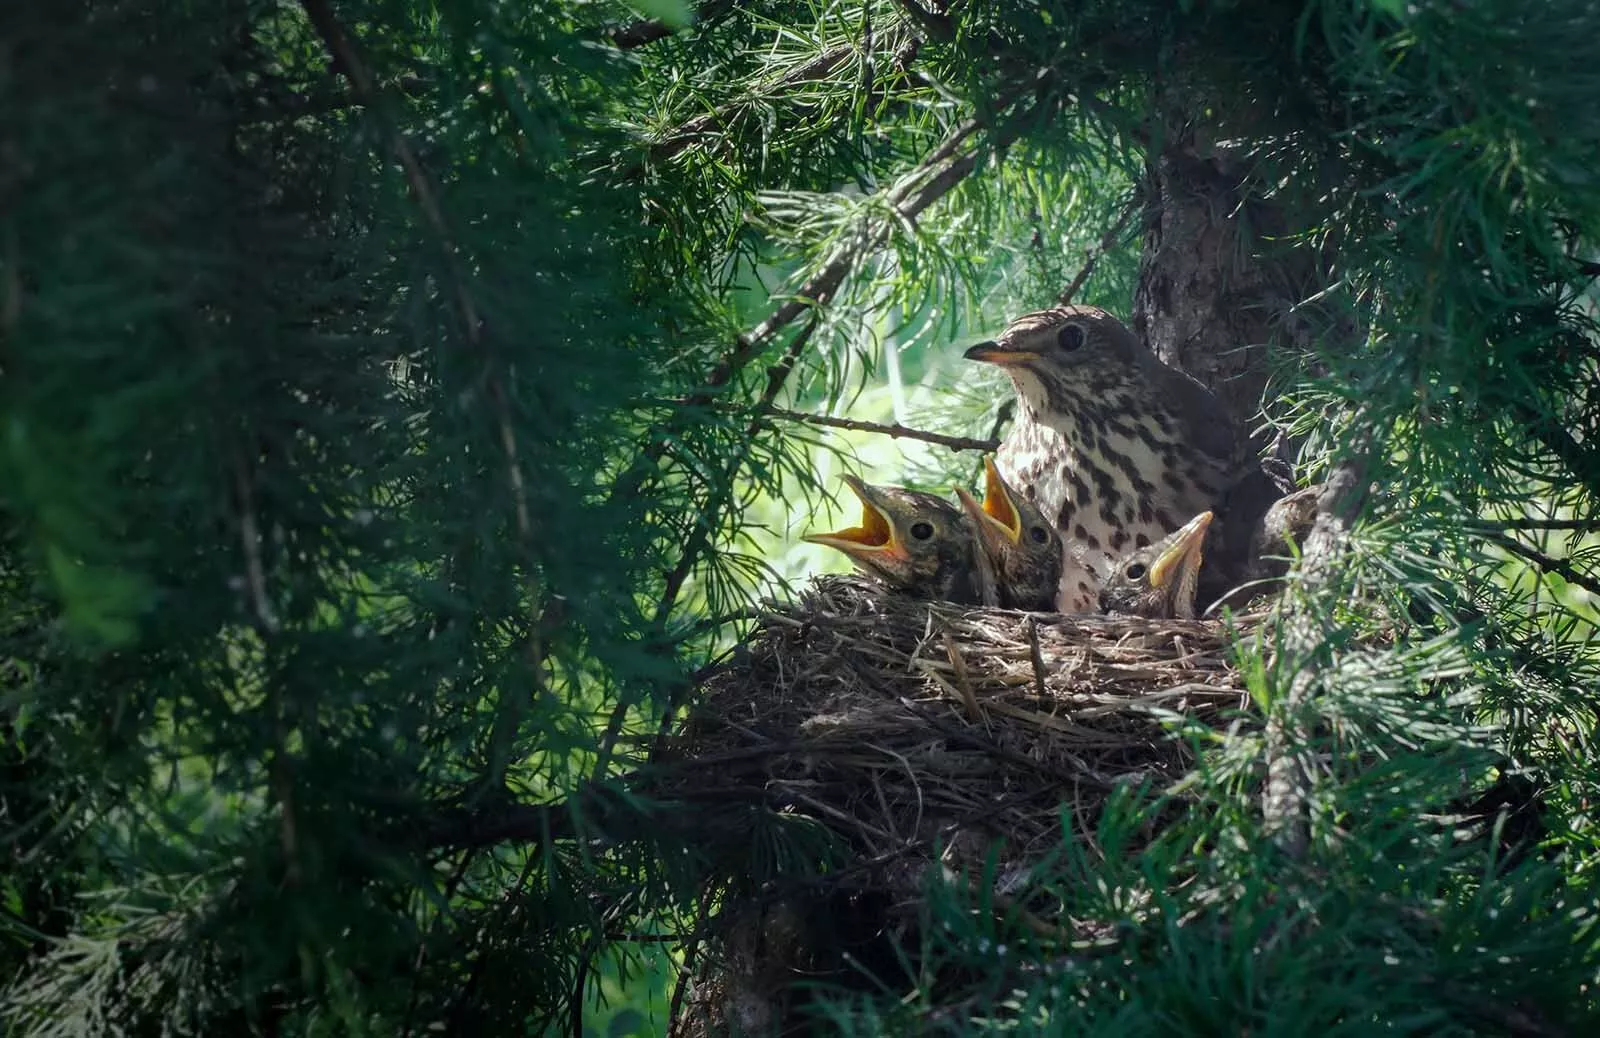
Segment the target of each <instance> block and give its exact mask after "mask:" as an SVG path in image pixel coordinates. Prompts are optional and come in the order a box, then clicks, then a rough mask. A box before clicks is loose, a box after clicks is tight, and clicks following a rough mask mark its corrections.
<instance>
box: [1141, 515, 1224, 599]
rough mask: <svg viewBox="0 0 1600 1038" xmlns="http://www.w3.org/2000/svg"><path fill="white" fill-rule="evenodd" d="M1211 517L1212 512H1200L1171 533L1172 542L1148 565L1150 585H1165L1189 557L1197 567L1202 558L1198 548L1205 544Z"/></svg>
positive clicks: (1156, 586)
mask: <svg viewBox="0 0 1600 1038" xmlns="http://www.w3.org/2000/svg"><path fill="white" fill-rule="evenodd" d="M1212 518H1213V516H1212V513H1210V512H1201V513H1200V514H1199V515H1197V516H1195V517H1194V518H1193V519H1190V520H1189V521H1188V522H1187V523H1184V524H1183V526H1182V527H1181V528H1179V530H1178V532H1177V533H1176V534H1174V535H1173V540H1172V544H1171V545H1169V546H1168V548H1167V550H1166V551H1164V552H1162V553H1161V556H1160V558H1158V559H1156V561H1155V563H1154V565H1152V566H1151V567H1150V586H1151V587H1153V588H1164V587H1166V586H1167V584H1168V582H1170V581H1171V580H1172V576H1173V574H1174V573H1179V572H1182V570H1183V563H1185V562H1188V561H1189V560H1190V559H1191V558H1192V560H1193V563H1194V565H1195V567H1196V568H1198V567H1199V565H1200V562H1201V558H1202V556H1201V554H1200V548H1201V546H1202V545H1203V544H1205V540H1206V530H1207V528H1209V527H1210V526H1211V520H1212Z"/></svg>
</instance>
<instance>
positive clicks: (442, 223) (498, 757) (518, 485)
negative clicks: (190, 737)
mask: <svg viewBox="0 0 1600 1038" xmlns="http://www.w3.org/2000/svg"><path fill="white" fill-rule="evenodd" d="M301 7H302V8H304V10H305V12H306V16H307V17H308V18H309V19H310V21H311V24H312V26H313V28H315V29H316V31H317V35H319V36H321V37H322V41H323V43H324V44H325V45H326V46H327V48H328V53H329V54H330V55H331V56H332V58H333V67H334V69H335V70H336V71H339V72H341V73H343V74H344V76H345V78H346V79H348V80H349V81H350V86H351V90H352V92H353V93H354V95H355V97H356V100H358V101H360V102H361V103H362V104H363V105H365V106H366V107H367V108H368V109H369V110H371V111H373V112H375V113H379V114H380V122H381V123H382V124H383V129H384V131H385V134H386V135H387V136H388V138H389V146H390V148H391V149H392V150H393V151H394V154H395V157H396V158H397V159H399V161H400V166H401V168H402V169H403V170H404V171H405V176H406V183H407V184H408V185H409V186H410V188H411V194H412V197H413V198H414V199H415V200H416V202H417V208H418V209H420V210H421V211H422V216H423V219H424V221H425V222H426V223H427V225H428V227H429V228H430V229H431V230H432V231H433V233H434V234H435V235H437V236H438V238H439V242H440V245H441V248H442V252H443V255H444V260H445V266H446V268H447V271H448V273H449V280H450V283H451V287H452V289H453V291H454V297H455V304H456V309H457V310H458V311H459V313H460V318H461V325H462V334H463V335H464V336H465V337H466V340H467V344H468V345H469V346H470V347H472V348H473V349H474V350H479V351H484V352H487V351H486V350H485V342H484V323H483V320H482V318H481V316H480V315H479V312H478V307H477V304H476V303H475V302H474V300H473V298H472V294H471V292H470V291H468V278H467V274H466V271H465V269H464V267H463V264H462V262H461V257H460V250H459V248H458V246H457V243H456V241H455V238H454V236H453V235H452V234H451V232H450V226H449V224H448V223H447V222H446V220H445V217H444V209H443V207H442V206H441V205H440V204H439V195H438V192H437V191H436V190H435V189H434V186H433V183H432V181H431V180H430V179H429V177H428V174H427V171H426V170H424V169H423V167H422V162H421V160H419V159H418V158H417V153H416V150H415V149H414V148H412V146H411V142H410V141H409V140H407V139H406V136H405V134H404V133H402V132H401V130H400V128H399V127H398V126H397V125H394V124H393V123H391V122H390V121H389V120H387V119H382V118H381V113H380V111H379V108H378V105H377V102H378V100H379V96H378V88H377V80H376V79H375V78H374V76H373V75H372V73H371V71H370V70H368V68H367V66H366V63H365V62H364V61H363V60H362V58H361V54H360V52H359V50H358V49H357V47H356V45H355V42H354V41H353V40H352V39H351V37H350V34H349V33H347V32H346V31H345V28H344V26H343V25H341V24H340V22H339V19H338V17H337V16H336V15H335V14H334V13H333V9H332V7H331V6H329V2H328V0H301ZM483 378H484V395H485V397H487V399H488V402H489V407H490V413H491V415H492V416H493V419H494V422H495V425H496V427H497V431H498V433H499V439H500V448H501V450H502V451H504V453H505V465H506V480H507V484H508V486H509V488H510V491H511V496H512V509H513V515H514V519H515V523H516V531H517V539H518V543H519V545H520V546H521V548H522V551H523V555H524V565H525V566H526V573H527V579H528V593H529V599H530V601H532V602H533V603H535V608H539V605H540V603H541V600H542V599H543V597H544V596H543V593H542V590H541V588H540V585H539V578H538V572H537V567H536V564H535V561H534V559H535V539H534V529H533V515H532V513H531V512H530V510H529V508H528V494H527V487H526V485H525V481H524V479H523V474H522V462H521V457H520V452H519V450H518V445H517V436H516V427H515V425H514V424H513V422H512V417H511V405H510V396H509V394H508V393H507V391H506V388H505V384H504V382H503V380H502V378H501V375H500V373H499V372H498V371H497V370H496V369H495V368H494V367H493V366H492V365H490V366H488V370H487V371H486V373H485V375H484V377H483ZM541 630H542V627H541V624H539V623H534V624H530V625H529V626H528V633H527V650H528V658H529V662H530V664H531V666H530V671H529V673H530V678H531V680H532V682H533V686H534V689H535V690H536V691H542V690H543V685H544V682H543V679H542V677H541V673H540V672H541V668H542V667H543V666H544V652H543V650H542V647H541V646H542V637H541ZM524 701H525V697H519V696H517V695H516V694H515V693H514V692H513V693H511V694H509V696H508V702H510V703H511V704H513V707H512V708H511V709H507V710H503V711H502V712H501V718H502V722H497V724H496V730H495V731H494V732H493V733H492V734H491V740H490V745H491V747H492V748H493V749H492V751H491V766H490V767H491V772H492V774H491V775H490V776H489V778H490V784H491V785H498V784H499V783H500V782H501V780H502V779H503V777H504V772H505V768H506V766H507V764H508V762H509V756H510V753H509V743H510V741H511V740H512V739H514V738H515V734H516V729H517V728H518V727H519V725H520V718H521V714H522V710H521V709H520V708H519V707H518V706H517V705H518V704H521V703H523V702H524Z"/></svg>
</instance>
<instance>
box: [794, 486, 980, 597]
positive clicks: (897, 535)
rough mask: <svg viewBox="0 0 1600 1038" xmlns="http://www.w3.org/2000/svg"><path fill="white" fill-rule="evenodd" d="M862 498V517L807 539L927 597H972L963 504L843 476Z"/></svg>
mask: <svg viewBox="0 0 1600 1038" xmlns="http://www.w3.org/2000/svg"><path fill="white" fill-rule="evenodd" d="M844 482H845V485H846V486H848V487H849V488H850V490H851V492H853V493H854V494H855V495H856V498H857V499H859V500H860V502H861V523H860V525H858V526H852V527H848V528H846V529H843V530H836V531H834V532H833V533H814V534H807V535H806V536H805V537H804V538H802V539H803V540H806V541H809V542H810V543H812V544H825V545H827V546H828V547H830V548H837V549H838V550H839V551H842V552H844V553H845V554H846V555H848V556H849V557H850V561H851V562H853V563H854V564H855V565H856V568H857V569H860V570H862V571H863V572H866V573H868V574H870V575H872V576H876V577H878V578H879V579H880V580H882V581H884V582H885V583H886V584H889V585H891V586H893V587H897V588H899V589H900V590H902V591H907V592H910V593H913V594H917V595H921V596H923V597H932V598H943V599H947V600H950V601H968V602H970V601H972V600H973V595H974V594H975V592H974V591H973V590H972V588H973V581H974V580H975V574H974V556H973V552H974V550H975V548H976V545H975V544H974V542H973V536H972V531H971V529H970V528H969V527H968V525H967V524H966V523H965V522H964V521H963V519H962V515H961V512H960V510H959V509H957V508H956V507H955V506H954V505H952V504H950V502H948V501H944V500H941V499H939V498H937V497H935V496H934V495H932V494H924V493H922V492H920V491H916V490H907V489H905V488H904V487H886V486H874V485H873V484H871V483H867V482H863V481H862V480H860V479H857V478H856V477H855V476H849V475H847V476H845V477H844Z"/></svg>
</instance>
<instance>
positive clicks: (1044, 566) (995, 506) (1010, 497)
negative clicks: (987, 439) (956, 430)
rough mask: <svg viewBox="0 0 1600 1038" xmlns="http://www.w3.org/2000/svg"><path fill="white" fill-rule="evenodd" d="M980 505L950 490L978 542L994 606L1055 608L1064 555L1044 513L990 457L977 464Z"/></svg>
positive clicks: (961, 489)
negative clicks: (989, 576)
mask: <svg viewBox="0 0 1600 1038" xmlns="http://www.w3.org/2000/svg"><path fill="white" fill-rule="evenodd" d="M983 484H984V489H983V501H982V503H981V504H980V503H979V502H978V500H977V499H976V498H974V497H973V496H972V495H971V494H970V493H968V492H967V490H966V488H964V487H957V488H956V496H957V497H958V498H960V499H961V507H962V508H964V509H965V510H966V512H967V517H968V519H969V520H970V521H971V523H972V526H973V527H974V528H975V529H976V530H977V531H978V543H979V546H980V547H981V548H982V550H983V551H984V552H985V553H986V554H987V556H988V561H989V566H990V569H991V570H992V571H993V573H994V577H995V584H996V588H997V591H998V595H999V604H1000V605H1001V606H1004V607H1005V608H1007V609H1031V610H1036V611H1049V610H1054V609H1055V601H1056V589H1057V586H1058V585H1059V584H1060V581H1061V566H1062V562H1063V559H1064V557H1065V550H1064V548H1063V546H1062V543H1061V538H1060V537H1059V536H1058V535H1057V534H1056V531H1055V528H1054V527H1052V526H1051V525H1050V523H1049V521H1048V520H1047V519H1045V517H1044V514H1043V513H1041V512H1040V511H1039V509H1038V507H1037V506H1035V505H1034V503H1033V502H1032V501H1029V500H1028V499H1027V498H1025V497H1023V496H1021V495H1020V494H1018V493H1017V492H1016V491H1015V490H1014V489H1012V487H1011V486H1010V485H1009V484H1007V483H1006V481H1005V479H1004V478H1003V477H1002V476H1001V475H1000V470H999V468H998V467H996V465H995V463H994V458H992V457H989V456H985V457H984V459H983Z"/></svg>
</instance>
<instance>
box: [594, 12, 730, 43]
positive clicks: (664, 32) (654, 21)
mask: <svg viewBox="0 0 1600 1038" xmlns="http://www.w3.org/2000/svg"><path fill="white" fill-rule="evenodd" d="M731 10H733V0H706V2H705V3H703V4H701V5H700V6H699V8H698V9H697V10H696V11H695V12H694V20H693V21H692V22H691V23H690V26H691V27H694V28H699V27H702V26H704V25H707V24H708V23H710V22H712V21H714V20H716V19H718V18H720V17H722V16H723V15H724V14H727V13H728V12H729V11H731ZM680 31H681V30H679V29H677V28H674V27H673V26H671V25H668V24H667V23H666V22H663V21H661V20H660V19H659V18H640V19H637V20H635V21H631V22H629V23H628V24H626V25H619V26H617V27H616V28H615V29H612V30H611V31H610V32H608V33H606V39H608V40H610V41H611V42H612V44H613V45H615V46H616V47H617V48H619V49H621V50H633V49H634V48H636V47H643V46H646V45H648V44H651V43H654V42H656V41H657V40H664V39H666V38H667V37H668V36H673V35H676V34H677V33H678V32H680Z"/></svg>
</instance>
